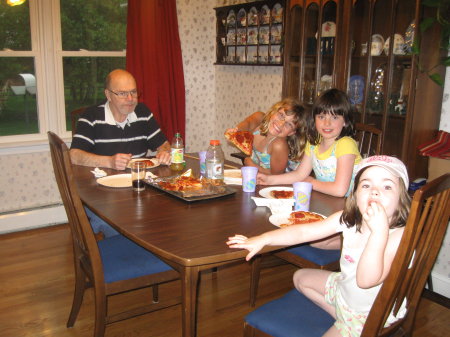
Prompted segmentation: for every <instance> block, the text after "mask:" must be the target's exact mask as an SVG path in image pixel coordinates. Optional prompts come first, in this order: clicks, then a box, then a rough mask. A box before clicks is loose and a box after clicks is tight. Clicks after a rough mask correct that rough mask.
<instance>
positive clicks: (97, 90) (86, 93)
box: [63, 57, 125, 130]
mask: <svg viewBox="0 0 450 337" xmlns="http://www.w3.org/2000/svg"><path fill="white" fill-rule="evenodd" d="M63 68H64V96H65V102H66V126H67V130H71V125H70V112H71V111H72V110H75V109H78V108H80V107H83V106H89V105H94V104H97V103H99V102H101V101H103V100H104V99H105V94H104V87H105V86H104V83H105V79H106V75H108V74H109V73H110V72H111V70H114V69H116V68H122V69H125V57H64V58H63Z"/></svg>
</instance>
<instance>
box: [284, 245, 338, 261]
mask: <svg viewBox="0 0 450 337" xmlns="http://www.w3.org/2000/svg"><path fill="white" fill-rule="evenodd" d="M287 251H288V252H290V253H292V254H295V255H298V256H300V257H302V258H304V259H306V260H309V261H311V262H314V263H315V264H318V265H320V266H324V265H327V264H329V263H331V262H334V261H338V260H339V258H340V256H341V251H340V250H339V249H320V248H315V247H311V246H310V245H301V246H297V247H294V248H289V249H288V250H287Z"/></svg>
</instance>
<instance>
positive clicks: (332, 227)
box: [227, 211, 342, 261]
mask: <svg viewBox="0 0 450 337" xmlns="http://www.w3.org/2000/svg"><path fill="white" fill-rule="evenodd" d="M341 213H342V211H339V212H337V213H334V214H333V215H330V216H329V217H328V218H326V219H325V220H323V221H319V222H314V223H311V224H305V225H293V226H288V227H284V228H280V229H276V230H273V231H270V232H266V233H263V234H261V235H258V236H254V237H252V238H247V237H246V236H244V235H234V236H232V237H229V238H228V241H227V245H228V246H229V247H230V248H242V249H247V250H248V251H249V253H248V254H247V256H246V257H245V259H246V260H247V261H249V260H250V259H251V258H252V257H253V256H255V255H256V254H257V253H258V252H259V251H260V250H261V249H262V248H263V247H264V246H292V245H296V244H299V243H303V242H310V241H315V240H319V239H323V238H326V237H328V236H330V235H332V234H335V233H336V224H337V222H339V217H340V216H341Z"/></svg>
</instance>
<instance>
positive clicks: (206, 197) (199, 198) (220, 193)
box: [145, 180, 236, 202]
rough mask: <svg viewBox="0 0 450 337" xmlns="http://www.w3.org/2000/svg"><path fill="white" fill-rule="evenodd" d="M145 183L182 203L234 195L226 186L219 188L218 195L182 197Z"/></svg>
mask: <svg viewBox="0 0 450 337" xmlns="http://www.w3.org/2000/svg"><path fill="white" fill-rule="evenodd" d="M145 183H146V184H147V185H148V186H151V187H153V188H154V189H157V190H159V191H162V192H165V193H167V194H169V195H171V196H174V197H176V198H178V199H181V200H183V201H187V202H193V201H201V200H209V199H216V198H222V197H225V196H227V195H232V194H235V193H236V190H235V189H234V188H233V187H230V186H228V185H225V186H221V187H222V188H223V191H220V192H218V193H212V194H205V195H196V196H184V195H183V193H181V192H178V191H169V190H165V189H163V188H161V187H160V186H159V185H158V184H157V183H155V182H150V181H149V180H145Z"/></svg>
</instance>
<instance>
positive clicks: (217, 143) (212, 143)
mask: <svg viewBox="0 0 450 337" xmlns="http://www.w3.org/2000/svg"><path fill="white" fill-rule="evenodd" d="M209 145H214V146H217V145H220V140H217V139H213V140H210V141H209Z"/></svg>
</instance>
